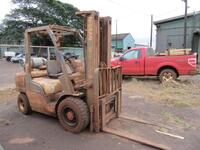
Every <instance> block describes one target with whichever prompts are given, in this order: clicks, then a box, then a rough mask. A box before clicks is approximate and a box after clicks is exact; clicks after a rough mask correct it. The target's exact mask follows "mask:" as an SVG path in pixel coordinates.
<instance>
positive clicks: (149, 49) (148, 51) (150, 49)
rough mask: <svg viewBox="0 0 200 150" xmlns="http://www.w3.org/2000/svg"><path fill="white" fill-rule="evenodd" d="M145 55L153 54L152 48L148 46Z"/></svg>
mask: <svg viewBox="0 0 200 150" xmlns="http://www.w3.org/2000/svg"><path fill="white" fill-rule="evenodd" d="M147 56H154V50H153V48H148V49H147Z"/></svg>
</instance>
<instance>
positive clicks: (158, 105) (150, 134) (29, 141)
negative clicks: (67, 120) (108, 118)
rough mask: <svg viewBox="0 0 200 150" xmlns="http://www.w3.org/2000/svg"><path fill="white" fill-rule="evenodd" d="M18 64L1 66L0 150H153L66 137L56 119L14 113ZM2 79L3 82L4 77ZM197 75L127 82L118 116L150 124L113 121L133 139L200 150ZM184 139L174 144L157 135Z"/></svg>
mask: <svg viewBox="0 0 200 150" xmlns="http://www.w3.org/2000/svg"><path fill="white" fill-rule="evenodd" d="M20 70H21V68H20V66H19V65H18V64H10V63H7V62H5V61H0V85H1V88H0V150H1V147H3V148H4V149H5V150H7V149H9V150H12V149H20V150H25V149H44V150H45V149H52V150H54V149H72V150H79V149H82V150H83V149H97V150H100V149H101V150H104V149H111V150H112V149H113V150H114V149H116V150H117V149H119V150H121V149H126V150H128V149H132V150H133V149H134V150H151V149H153V148H150V147H147V146H144V145H141V144H138V143H135V142H132V141H129V140H126V139H123V138H119V137H117V136H113V135H110V134H105V133H100V134H93V133H89V132H88V131H87V130H86V131H85V132H83V133H81V134H78V135H77V134H72V133H69V132H65V131H64V130H63V129H62V127H61V126H60V125H59V123H58V120H57V119H55V118H52V117H49V116H45V115H42V114H39V113H33V114H32V115H31V116H24V115H22V114H21V113H19V112H18V110H17V105H16V99H17V92H16V91H15V90H13V88H14V84H13V82H14V74H15V72H17V71H20ZM3 77H4V78H3ZM199 97H200V76H193V77H181V78H180V80H179V81H178V82H177V83H170V84H164V85H163V84H160V82H159V81H157V80H156V79H154V78H153V79H152V78H149V79H126V80H124V82H123V108H122V115H125V116H129V117H131V118H135V119H137V120H140V121H142V120H144V121H145V122H148V123H149V124H151V125H148V124H143V123H137V122H131V123H130V122H128V120H123V121H118V120H115V121H113V122H112V123H111V124H110V126H112V128H121V129H122V128H123V129H125V130H126V131H127V132H129V133H131V134H133V135H139V136H141V137H143V138H146V139H150V140H152V141H156V142H158V143H161V144H165V145H168V146H169V147H171V149H176V150H198V149H200V143H199V141H200V134H199V133H200V98H199ZM157 130H158V131H162V132H167V133H172V134H175V135H179V136H181V137H184V139H178V138H174V137H169V136H166V135H163V134H160V133H157V132H156V131H157Z"/></svg>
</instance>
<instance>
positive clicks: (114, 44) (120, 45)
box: [112, 40, 124, 49]
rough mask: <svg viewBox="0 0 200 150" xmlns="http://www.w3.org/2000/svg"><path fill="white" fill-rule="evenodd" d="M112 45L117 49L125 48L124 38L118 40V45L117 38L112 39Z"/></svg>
mask: <svg viewBox="0 0 200 150" xmlns="http://www.w3.org/2000/svg"><path fill="white" fill-rule="evenodd" d="M112 46H114V47H115V49H123V48H124V46H123V40H117V46H116V40H112Z"/></svg>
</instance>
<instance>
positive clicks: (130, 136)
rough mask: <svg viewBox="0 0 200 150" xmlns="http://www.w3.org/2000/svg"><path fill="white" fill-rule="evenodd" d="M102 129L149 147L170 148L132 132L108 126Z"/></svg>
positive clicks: (162, 149) (166, 149)
mask: <svg viewBox="0 0 200 150" xmlns="http://www.w3.org/2000/svg"><path fill="white" fill-rule="evenodd" d="M103 131H104V132H106V133H110V134H113V135H117V136H120V137H123V138H126V139H128V140H131V141H135V142H138V143H141V144H143V145H146V146H149V147H153V148H156V149H160V150H171V148H170V147H168V146H165V145H162V144H159V143H155V142H153V141H150V140H147V139H144V138H142V137H140V136H137V135H133V134H130V133H127V132H123V131H119V130H115V129H112V128H108V127H104V128H103Z"/></svg>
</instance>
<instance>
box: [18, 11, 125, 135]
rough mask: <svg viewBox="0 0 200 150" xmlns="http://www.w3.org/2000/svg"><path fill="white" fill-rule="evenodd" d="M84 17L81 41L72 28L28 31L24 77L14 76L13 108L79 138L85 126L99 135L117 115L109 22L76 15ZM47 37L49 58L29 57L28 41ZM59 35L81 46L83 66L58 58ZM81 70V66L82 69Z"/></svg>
mask: <svg viewBox="0 0 200 150" xmlns="http://www.w3.org/2000/svg"><path fill="white" fill-rule="evenodd" d="M77 15H79V16H83V18H84V22H85V25H84V32H85V33H84V36H85V37H83V36H82V34H81V31H80V30H78V29H73V28H67V27H64V26H59V25H48V26H41V27H35V28H29V29H27V30H26V31H25V41H24V42H25V53H26V56H25V65H24V68H25V69H24V72H20V73H17V74H16V89H17V91H18V92H19V96H18V108H19V111H20V112H22V113H23V114H25V115H28V114H30V113H31V111H36V112H40V113H43V114H47V115H50V116H55V117H58V119H59V121H60V124H61V125H62V126H63V127H64V129H66V130H67V131H70V132H74V133H79V132H81V131H82V130H84V129H85V128H86V127H87V126H88V125H89V127H90V131H95V132H99V131H100V130H102V129H103V128H104V126H105V125H106V124H107V123H108V122H109V121H110V120H111V119H114V118H116V117H118V116H119V113H120V110H121V85H122V79H121V76H122V75H121V67H115V68H112V67H111V63H110V60H111V18H110V17H99V13H98V12H96V11H84V12H78V13H77ZM34 35H46V36H49V38H50V40H51V42H52V43H53V46H54V50H55V56H56V58H55V59H50V57H49V58H48V59H47V61H44V59H40V58H31V52H32V51H33V50H32V48H31V44H32V43H31V42H32V37H35V36H34ZM64 36H74V37H75V38H77V39H78V40H79V41H80V42H81V43H82V45H83V51H84V64H83V65H79V66H82V70H83V71H80V69H76V68H75V67H74V66H76V65H75V64H74V61H71V62H66V61H65V60H64V58H63V55H62V52H61V50H62V47H61V46H62V42H63V37H64ZM83 66H84V67H83Z"/></svg>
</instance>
